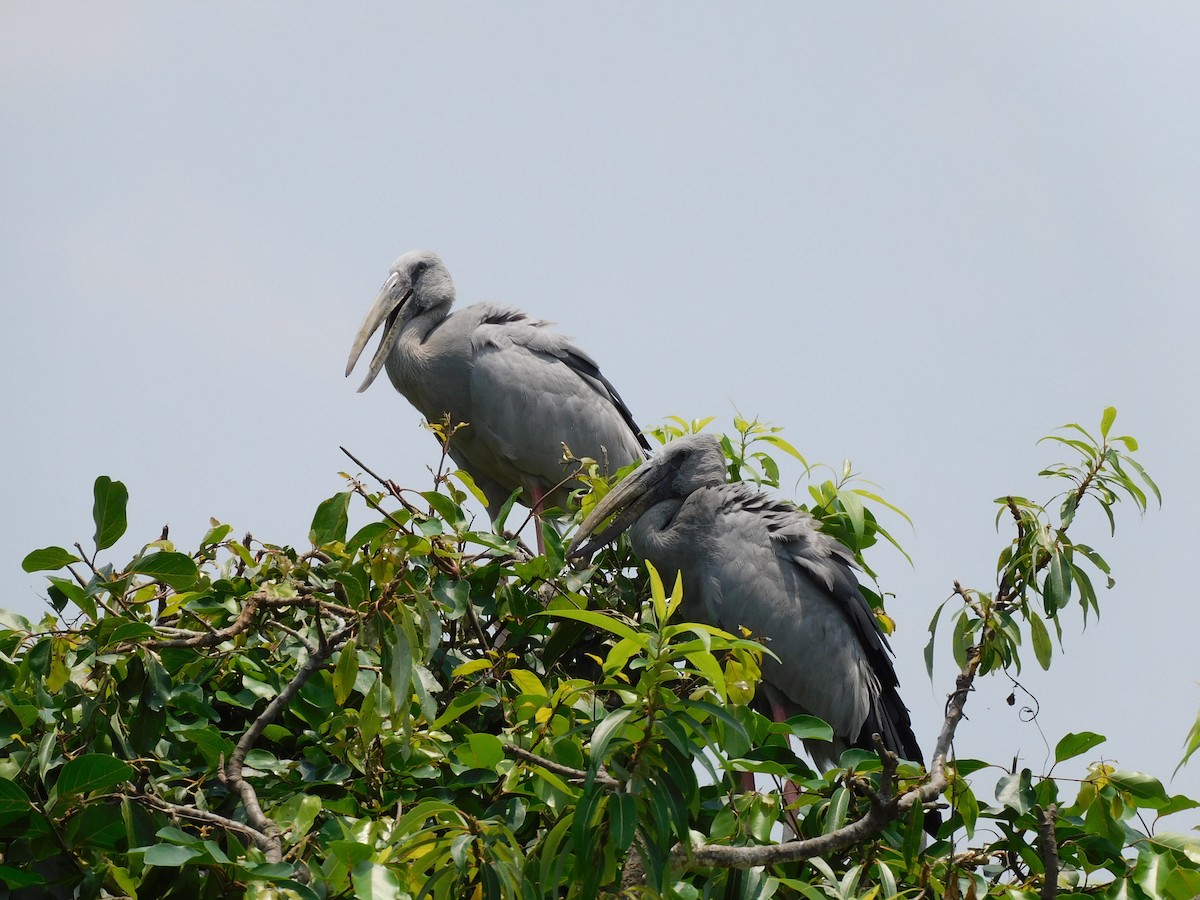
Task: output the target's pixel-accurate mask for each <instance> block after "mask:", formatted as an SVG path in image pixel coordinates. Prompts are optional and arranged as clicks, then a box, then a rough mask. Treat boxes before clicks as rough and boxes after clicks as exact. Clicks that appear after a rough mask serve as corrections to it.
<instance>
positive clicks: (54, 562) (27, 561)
mask: <svg viewBox="0 0 1200 900" xmlns="http://www.w3.org/2000/svg"><path fill="white" fill-rule="evenodd" d="M79 561H80V559H79V557H78V556H76V555H75V554H74V553H71V552H69V551H67V550H64V549H63V548H62V547H43V548H42V549H41V550H34V551H32V552H31V553H29V554H27V555H26V556H25V558H24V559H23V560H21V568H22V569H24V570H25V571H26V572H53V571H54V570H56V569H61V568H62V567H63V566H69V565H70V564H71V563H75V562H79Z"/></svg>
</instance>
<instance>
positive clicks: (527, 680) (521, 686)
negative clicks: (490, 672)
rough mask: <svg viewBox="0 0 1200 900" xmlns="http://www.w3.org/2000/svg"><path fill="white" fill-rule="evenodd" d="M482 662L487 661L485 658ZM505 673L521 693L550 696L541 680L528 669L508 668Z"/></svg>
mask: <svg viewBox="0 0 1200 900" xmlns="http://www.w3.org/2000/svg"><path fill="white" fill-rule="evenodd" d="M484 662H487V660H484ZM489 664H490V663H489ZM507 674H508V677H509V679H510V680H511V681H512V683H513V684H515V685H516V686H517V690H519V691H520V692H521V693H522V694H530V695H532V696H534V697H549V696H550V695H549V694H548V693H547V692H546V687H545V685H543V684H542V682H541V680H540V679H539V678H538V677H537V676H536V675H534V674H533V673H532V672H530V671H529V670H528V669H509V670H508V673H507Z"/></svg>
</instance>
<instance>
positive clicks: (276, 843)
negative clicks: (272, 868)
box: [225, 620, 358, 862]
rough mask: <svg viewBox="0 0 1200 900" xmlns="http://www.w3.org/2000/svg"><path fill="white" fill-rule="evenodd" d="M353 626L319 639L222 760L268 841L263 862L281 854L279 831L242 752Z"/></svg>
mask: <svg viewBox="0 0 1200 900" xmlns="http://www.w3.org/2000/svg"><path fill="white" fill-rule="evenodd" d="M357 627H358V622H357V620H355V621H354V622H351V623H350V624H349V625H345V626H343V627H341V628H339V629H338V630H337V631H335V632H334V633H333V635H332V636H331V637H330V638H329V640H328V641H324V642H322V644H321V647H320V648H319V649H318V650H317V652H315V653H311V654H310V655H309V657H308V659H307V660H306V661H305V663H304V665H302V666H301V667H300V668H299V669H298V670H297V671H296V674H295V675H293V676H292V680H291V681H289V682H288V683H287V686H286V687H285V688H284V689H283V690H282V691H280V692H279V694H278V695H277V696H276V697H275V699H273V700H272V701H271V702H270V703H268V704H267V708H266V709H264V710H263V711H262V712H261V713H260V714H259V716H258V718H256V719H255V720H254V721H253V722H252V723H250V727H249V728H247V729H246V733H245V734H243V735H242V738H241V740H239V741H238V743H237V747H235V748H234V751H233V754H232V755H231V756H230V757H229V761H228V762H226V764H225V780H226V783H228V784H229V785H230V787H232V788H233V789H234V790H235V791H237V792H238V795H239V796H240V797H241V798H242V805H243V806H244V807H245V809H246V818H247V819H249V820H250V824H251V825H252V826H253V827H254V828H255V829H257V830H258V831H259V832H261V833H262V834H264V835H265V836H266V839H267V841H268V842H269V846H268V847H266V848H265V849H264V850H263V852H264V853H265V854H266V857H267V862H279V861H280V860H281V859H282V858H283V833H282V832H281V831H280V830H279V826H278V825H276V824H275V823H274V822H273V821H271V820H270V819H268V818H267V816H266V814H265V813H264V812H263V811H262V807H261V806H260V805H259V803H258V794H257V792H255V790H254V786H253V785H251V784H250V782H248V781H247V780H246V779H245V778H244V777H243V776H242V766H243V765H244V763H245V761H246V754H247V753H249V752H250V750H251V749H252V748H253V747H254V743H255V741H257V740H258V739H259V737H260V736H261V735H262V733H263V731H264V730H265V729H266V727H267V726H268V725H270V724H271V723H272V722H274V721H275V720H276V719H277V718H278V717H279V714H280V713H282V712H283V710H284V709H285V708H286V707H287V705H288V704H289V703H291V701H292V698H293V697H295V696H296V694H298V693H299V692H300V688H302V687H303V686H304V684H305V683H306V682H307V681H308V679H309V678H311V677H312V675H313V673H314V672H316V671H317V670H318V669H320V668H321V666H323V665H324V664H325V661H326V660H327V659H329V657H330V656H331V655H332V654H333V652H334V651H335V650H336V649H337V648H338V647H340V646H341V645H342V644H343V643H344V642H345V641H346V640H347V638H349V637H350V635H351V633H353V632H354V631H355V630H356V629H357Z"/></svg>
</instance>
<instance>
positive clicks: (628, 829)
mask: <svg viewBox="0 0 1200 900" xmlns="http://www.w3.org/2000/svg"><path fill="white" fill-rule="evenodd" d="M608 816H609V826H610V828H611V829H612V838H613V842H614V843H615V844H616V845H617V849H618V850H621V851H625V850H628V849H629V846H630V845H631V844H632V843H633V838H634V836H635V835H636V834H637V799H636V798H635V797H634V796H633V794H627V793H625V792H624V791H622V792H620V793H617V794H613V795H612V797H611V798H610V799H609V803H608Z"/></svg>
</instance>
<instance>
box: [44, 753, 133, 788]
mask: <svg viewBox="0 0 1200 900" xmlns="http://www.w3.org/2000/svg"><path fill="white" fill-rule="evenodd" d="M133 776H134V770H133V766H131V765H129V764H128V763H126V762H122V761H121V760H119V759H115V758H113V757H112V756H107V755H105V754H103V753H86V754H84V755H83V756H79V757H76V758H75V759H73V760H71V761H70V762H68V763H67V764H66V765H64V766H63V767H62V771H61V772H60V773H59V776H58V783H57V784H56V785H55V790H57V791H58V796H59V797H60V798H62V797H68V796H73V795H75V794H87V793H90V792H92V791H103V790H107V789H108V788H111V787H116V786H117V785H118V784H122V783H124V782H126V781H129V779H131V778H133Z"/></svg>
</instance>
